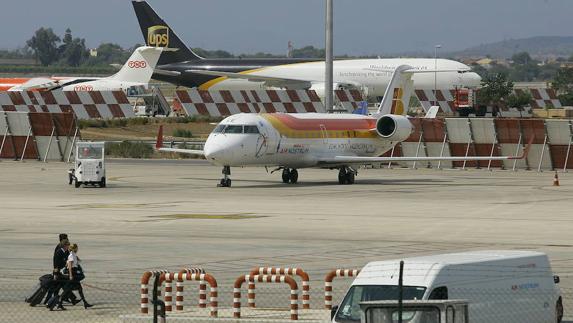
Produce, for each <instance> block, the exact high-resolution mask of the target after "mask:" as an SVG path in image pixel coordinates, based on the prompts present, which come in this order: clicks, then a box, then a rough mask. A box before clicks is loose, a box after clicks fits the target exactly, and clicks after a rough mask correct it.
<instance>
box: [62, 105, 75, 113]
mask: <svg viewBox="0 0 573 323" xmlns="http://www.w3.org/2000/svg"><path fill="white" fill-rule="evenodd" d="M60 109H61V110H62V112H64V113H72V114H73V113H74V109H72V106H71V105H60Z"/></svg>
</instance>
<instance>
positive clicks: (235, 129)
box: [225, 125, 243, 133]
mask: <svg viewBox="0 0 573 323" xmlns="http://www.w3.org/2000/svg"><path fill="white" fill-rule="evenodd" d="M225 133H243V126H235V125H228V126H227V128H225Z"/></svg>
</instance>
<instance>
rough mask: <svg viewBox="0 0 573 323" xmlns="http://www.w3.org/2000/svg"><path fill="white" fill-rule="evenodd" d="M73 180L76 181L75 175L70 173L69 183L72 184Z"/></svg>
mask: <svg viewBox="0 0 573 323" xmlns="http://www.w3.org/2000/svg"><path fill="white" fill-rule="evenodd" d="M73 181H74V177H73V176H72V174H68V184H69V185H72V182H73Z"/></svg>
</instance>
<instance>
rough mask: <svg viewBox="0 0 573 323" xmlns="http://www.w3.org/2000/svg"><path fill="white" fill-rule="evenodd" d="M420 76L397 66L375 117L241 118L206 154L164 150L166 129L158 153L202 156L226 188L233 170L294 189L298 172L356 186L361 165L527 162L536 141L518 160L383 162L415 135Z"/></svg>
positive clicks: (216, 136) (216, 133)
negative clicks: (269, 172)
mask: <svg viewBox="0 0 573 323" xmlns="http://www.w3.org/2000/svg"><path fill="white" fill-rule="evenodd" d="M415 73H416V72H415V71H414V70H413V69H412V67H411V66H408V65H401V66H398V68H397V69H396V70H395V71H394V73H393V75H392V77H391V81H390V86H388V89H387V90H386V93H385V95H384V98H383V99H382V102H381V103H380V106H379V107H378V111H377V113H376V114H374V115H370V116H367V115H358V114H326V113H300V114H299V113H292V114H285V113H261V114H248V113H242V114H236V115H233V116H230V117H228V118H226V119H224V120H223V121H221V123H219V124H218V125H217V126H216V127H215V129H214V130H213V132H212V133H211V134H210V135H209V137H208V138H207V141H206V142H205V147H204V150H189V149H177V148H163V129H162V128H160V129H159V134H158V135H157V142H156V146H155V147H156V149H157V150H159V151H165V152H177V153H184V154H192V155H201V156H204V157H205V158H206V159H207V160H208V161H210V162H211V163H212V164H215V165H219V166H223V175H224V177H223V179H221V181H220V184H219V186H223V187H230V186H231V179H230V178H229V176H230V175H231V167H243V166H263V167H276V169H275V170H274V171H277V170H282V180H283V182H284V183H293V184H294V183H296V182H297V181H298V171H297V169H299V168H326V169H338V170H339V172H338V182H339V183H340V184H353V183H354V179H355V176H356V174H357V166H361V165H369V164H380V163H388V162H397V161H439V160H442V161H464V160H467V161H471V160H508V159H522V158H525V156H526V155H527V153H528V151H529V147H530V145H531V142H530V144H529V145H528V147H527V148H526V149H525V150H524V153H523V155H522V156H519V157H510V156H502V157H379V156H380V155H382V154H384V153H385V152H387V151H389V150H390V149H392V147H394V146H395V145H396V144H398V143H400V142H402V141H404V140H406V139H407V138H408V137H409V136H410V134H411V132H412V129H413V127H412V123H411V122H410V120H409V119H408V118H407V117H406V116H405V112H406V109H405V108H404V107H407V102H408V100H409V99H410V95H411V91H412V88H411V85H412V82H411V78H412V75H413V74H415ZM437 109H438V107H432V109H431V110H430V111H429V112H428V114H427V116H426V117H430V118H433V117H435V114H436V113H437ZM274 171H273V172H274Z"/></svg>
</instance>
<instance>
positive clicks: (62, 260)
mask: <svg viewBox="0 0 573 323" xmlns="http://www.w3.org/2000/svg"><path fill="white" fill-rule="evenodd" d="M69 246H70V242H69V241H68V235H67V234H65V233H61V234H60V243H58V245H57V246H56V248H54V256H53V259H52V262H53V268H54V269H53V275H54V284H53V288H50V290H49V291H48V294H47V295H46V299H45V301H44V304H47V302H48V301H49V300H50V298H52V297H53V296H54V295H58V294H59V292H60V289H61V288H62V285H63V284H62V282H60V281H61V280H65V279H67V277H66V276H65V275H62V272H61V270H62V269H64V268H66V263H67V261H68V256H69V255H70V252H69V250H68V248H69ZM68 295H69V297H68V299H66V300H65V301H66V302H69V303H72V304H73V305H75V304H76V303H78V302H79V301H78V300H77V297H76V295H74V294H73V293H69V294H68Z"/></svg>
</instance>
